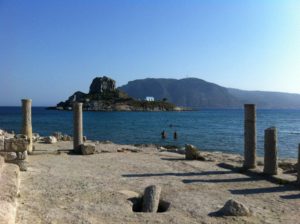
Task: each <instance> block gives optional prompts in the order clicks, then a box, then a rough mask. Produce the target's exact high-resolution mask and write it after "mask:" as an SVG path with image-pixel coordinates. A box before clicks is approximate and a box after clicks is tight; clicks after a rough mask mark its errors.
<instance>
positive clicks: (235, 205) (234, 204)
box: [219, 199, 251, 216]
mask: <svg viewBox="0 0 300 224" xmlns="http://www.w3.org/2000/svg"><path fill="white" fill-rule="evenodd" d="M219 213H220V214H221V215H224V216H250V215H251V211H250V210H249V208H247V207H246V206H245V205H244V204H242V203H240V202H238V201H235V200H233V199H231V200H229V201H227V202H226V203H225V205H224V207H223V208H221V210H220V211H219Z"/></svg>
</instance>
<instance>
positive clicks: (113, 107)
mask: <svg viewBox="0 0 300 224" xmlns="http://www.w3.org/2000/svg"><path fill="white" fill-rule="evenodd" d="M74 102H81V103H83V110H85V111H182V110H188V109H187V108H182V107H178V106H176V105H174V104H172V103H170V102H167V100H166V99H162V100H155V101H147V100H136V99H134V98H132V97H130V96H128V95H127V94H126V93H125V92H123V91H121V90H119V89H117V88H116V81H115V80H113V79H111V78H109V77H106V76H103V77H96V78H94V80H93V81H92V83H91V85H90V90H89V93H83V92H81V91H77V92H75V93H74V94H73V95H72V96H70V97H69V98H68V100H66V101H64V102H60V103H58V104H57V105H56V106H55V107H48V108H47V109H53V110H72V107H73V104H74Z"/></svg>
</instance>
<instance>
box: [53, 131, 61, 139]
mask: <svg viewBox="0 0 300 224" xmlns="http://www.w3.org/2000/svg"><path fill="white" fill-rule="evenodd" d="M52 136H54V137H55V138H56V139H57V141H60V140H62V139H63V135H62V133H61V132H54V133H53V134H52Z"/></svg>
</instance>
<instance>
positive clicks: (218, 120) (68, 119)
mask: <svg viewBox="0 0 300 224" xmlns="http://www.w3.org/2000/svg"><path fill="white" fill-rule="evenodd" d="M243 116H244V111H243V110H200V111H193V112H84V113H83V119H84V135H86V136H87V137H88V139H93V140H110V141H113V142H115V143H123V144H142V143H154V144H160V145H177V146H184V144H186V143H190V144H194V145H196V146H198V147H199V148H201V149H203V150H210V151H225V152H234V153H239V154H242V153H243V147H244V145H243V144H244V143H243V131H244V130H243V125H244V124H243ZM72 119H73V114H72V112H71V111H50V110H46V109H45V108H41V107H34V108H33V109H32V120H33V132H37V133H39V134H40V135H51V134H52V133H53V132H55V131H61V132H63V133H66V134H69V135H72V132H73V131H72ZM271 126H276V127H277V128H278V140H279V144H278V148H279V156H280V157H281V158H286V157H294V158H296V157H297V154H298V144H299V143H300V110H257V134H258V137H257V140H258V145H257V148H258V154H259V155H263V138H264V129H266V128H268V127H271ZM0 129H5V130H14V131H15V132H20V129H21V108H20V107H0ZM162 130H165V131H166V132H167V134H168V137H167V139H165V140H163V139H161V136H160V133H161V132H162ZM174 131H176V132H177V133H178V139H177V140H173V132H174Z"/></svg>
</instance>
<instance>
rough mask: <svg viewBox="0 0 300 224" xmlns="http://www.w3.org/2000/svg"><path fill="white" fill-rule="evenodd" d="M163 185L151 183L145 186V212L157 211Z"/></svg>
mask: <svg viewBox="0 0 300 224" xmlns="http://www.w3.org/2000/svg"><path fill="white" fill-rule="evenodd" d="M160 193H161V187H160V186H158V185H151V186H148V187H146V188H145V191H144V196H143V208H142V211H143V212H157V210H158V206H159V199H160Z"/></svg>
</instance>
